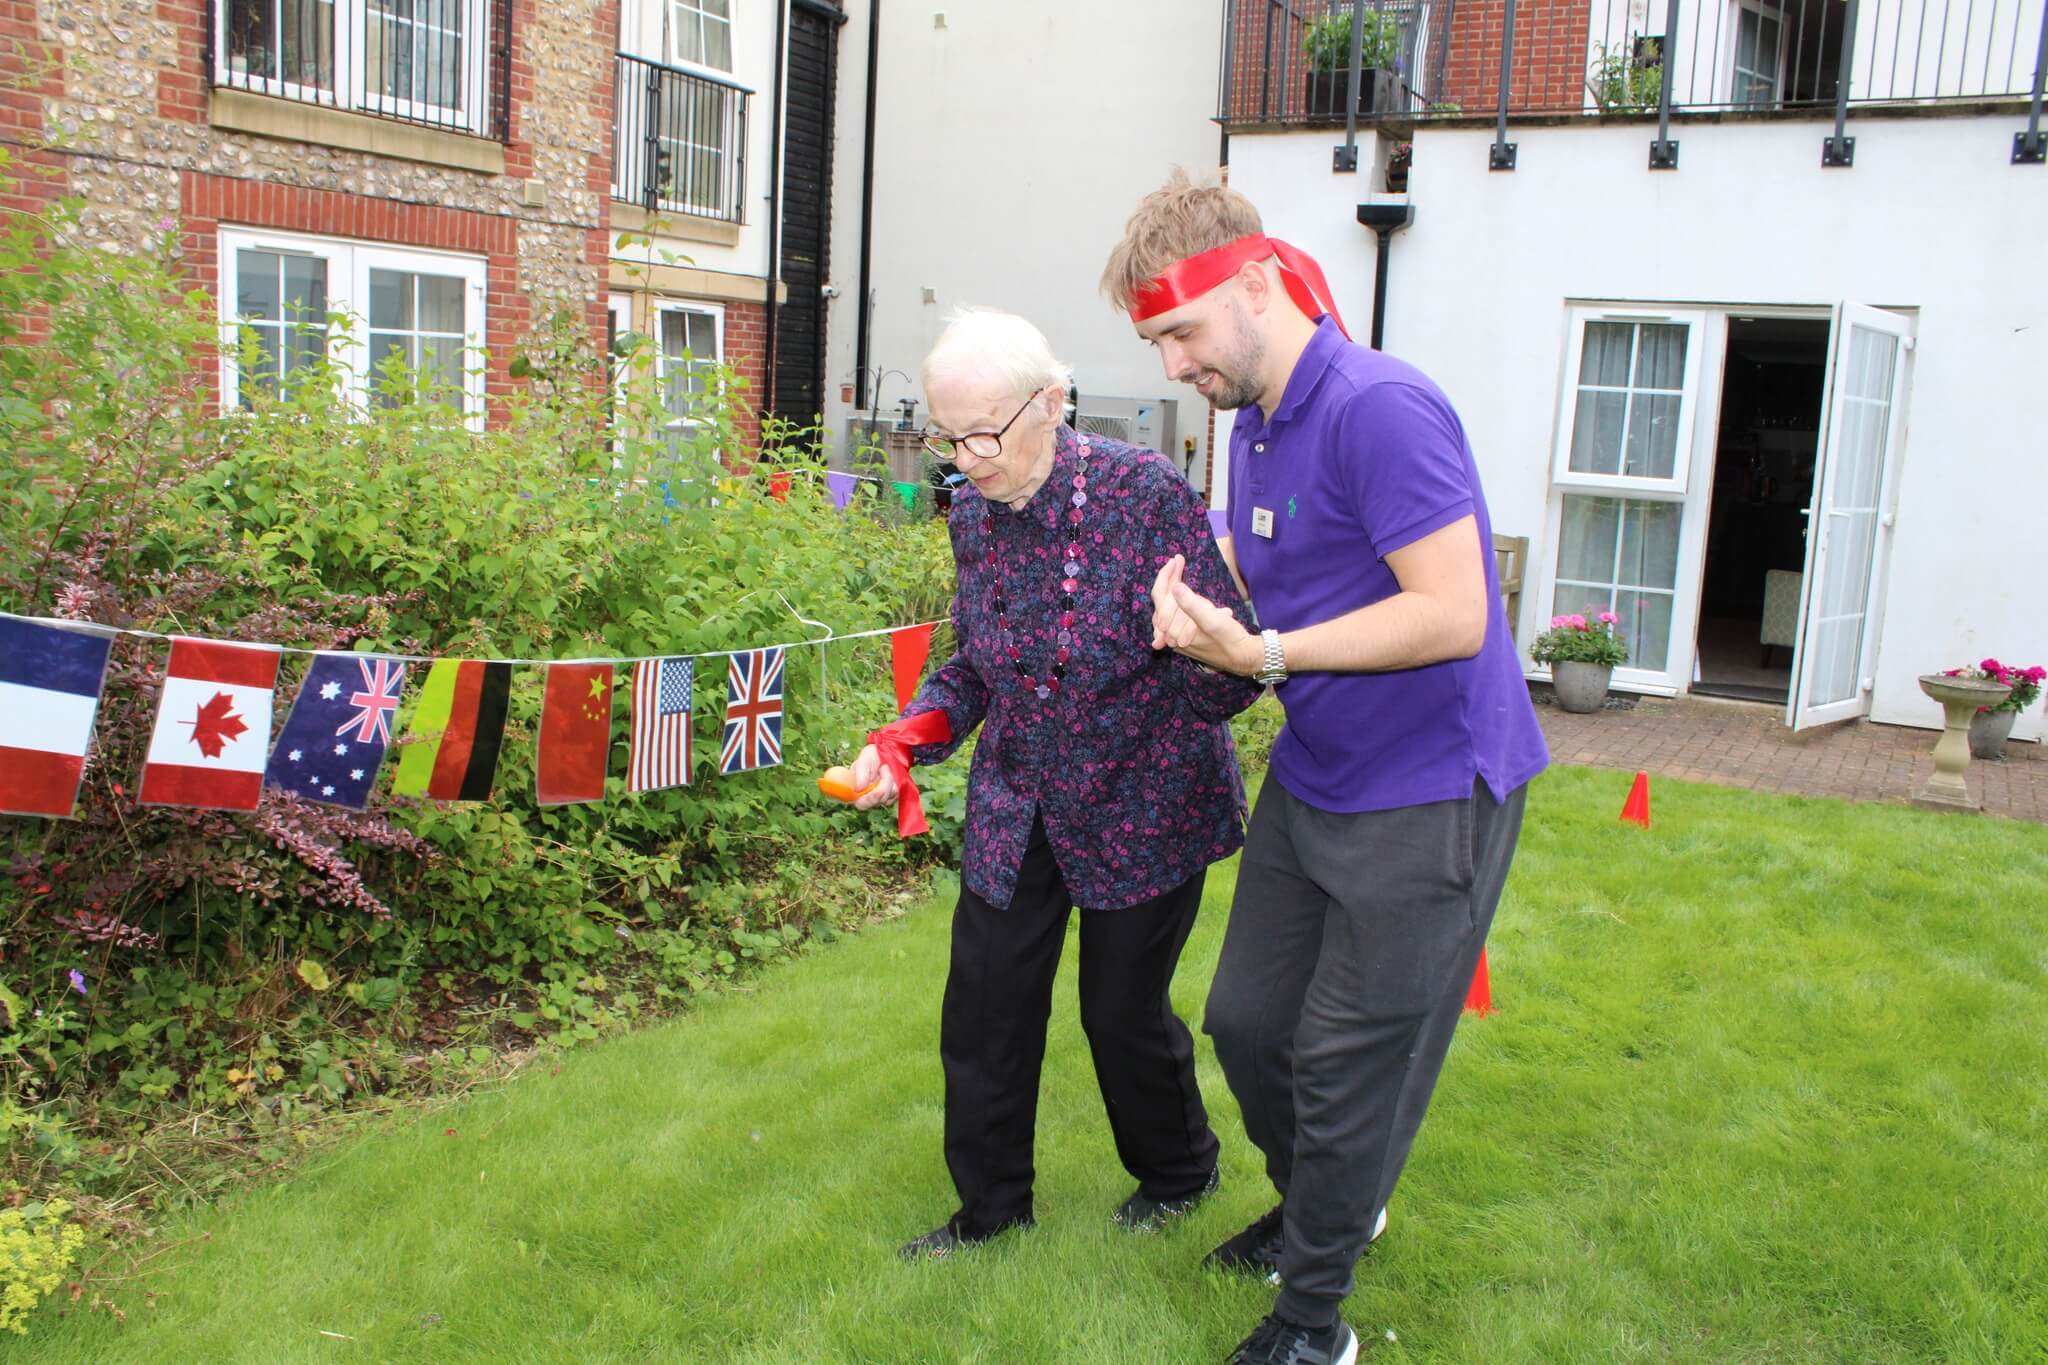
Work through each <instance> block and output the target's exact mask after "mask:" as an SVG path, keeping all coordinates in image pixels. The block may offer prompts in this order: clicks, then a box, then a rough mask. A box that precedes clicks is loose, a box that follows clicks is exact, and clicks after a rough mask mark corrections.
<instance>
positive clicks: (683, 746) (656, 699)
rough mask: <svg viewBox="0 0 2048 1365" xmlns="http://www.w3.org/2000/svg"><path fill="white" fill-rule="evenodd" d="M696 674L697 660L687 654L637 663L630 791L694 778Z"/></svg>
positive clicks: (628, 769)
mask: <svg viewBox="0 0 2048 1365" xmlns="http://www.w3.org/2000/svg"><path fill="white" fill-rule="evenodd" d="M695 677H696V668H695V665H694V663H693V662H692V661H691V660H690V659H687V658H677V659H642V660H641V661H640V662H639V663H637V664H635V665H634V666H633V735H632V742H631V748H630V750H629V751H628V754H627V758H626V790H627V791H631V792H652V791H660V790H661V789H662V788H664V787H681V786H685V785H687V784H688V783H689V780H690V692H691V685H692V683H693V682H694V680H695Z"/></svg>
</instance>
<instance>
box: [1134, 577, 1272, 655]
mask: <svg viewBox="0 0 2048 1365" xmlns="http://www.w3.org/2000/svg"><path fill="white" fill-rule="evenodd" d="M1186 569H1187V560H1186V558H1185V557H1184V556H1181V555H1175V556H1174V557H1173V558H1172V559H1169V560H1167V561H1166V562H1165V563H1164V564H1162V565H1160V566H1159V575H1158V577H1156V578H1154V579H1153V580H1152V648H1154V649H1171V650H1173V651H1174V652H1176V653H1179V654H1184V655H1186V656H1187V657H1188V658H1190V659H1193V660H1194V661H1195V662H1197V663H1202V664H1207V665H1208V666H1209V667H1211V668H1217V669H1221V670H1222V671H1223V672H1225V673H1238V674H1242V675H1244V676H1247V677H1249V676H1250V675H1251V674H1253V673H1256V672H1257V671H1258V668H1259V663H1260V661H1261V657H1262V653H1261V648H1260V645H1259V637H1258V636H1256V635H1253V634H1252V633H1251V632H1250V631H1248V630H1246V629H1245V628H1244V626H1243V625H1242V624H1241V623H1240V622H1239V621H1238V619H1237V618H1236V617H1235V616H1233V615H1231V614H1230V613H1229V612H1228V611H1226V610H1224V609H1223V608H1222V607H1219V606H1217V605H1216V604H1215V603H1214V602H1211V601H1210V600H1209V599H1208V598H1206V597H1204V596H1202V595H1201V594H1200V593H1198V592H1196V591H1195V590H1194V589H1193V588H1191V587H1189V586H1188V585H1187V584H1186V583H1185V582H1183V581H1182V575H1183V573H1184V572H1185V571H1186Z"/></svg>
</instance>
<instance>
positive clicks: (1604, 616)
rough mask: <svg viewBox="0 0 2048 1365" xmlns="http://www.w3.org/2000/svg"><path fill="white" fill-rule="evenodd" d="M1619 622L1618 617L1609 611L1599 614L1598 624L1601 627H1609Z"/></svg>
mask: <svg viewBox="0 0 2048 1365" xmlns="http://www.w3.org/2000/svg"><path fill="white" fill-rule="evenodd" d="M1620 620H1621V618H1620V617H1619V616H1616V615H1615V614H1614V613H1613V612H1611V611H1603V612H1601V613H1600V624H1602V625H1606V626H1611V625H1615V624H1617V623H1619V622H1620Z"/></svg>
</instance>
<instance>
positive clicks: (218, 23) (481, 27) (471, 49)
mask: <svg viewBox="0 0 2048 1365" xmlns="http://www.w3.org/2000/svg"><path fill="white" fill-rule="evenodd" d="M263 3H266V4H269V5H272V6H273V7H275V6H277V5H279V4H291V3H295V0H263ZM331 3H332V8H333V10H334V88H333V89H332V90H329V89H327V88H325V87H322V86H314V85H306V84H303V83H300V82H297V81H290V80H286V79H284V78H283V76H282V74H280V75H278V76H265V75H260V74H254V73H250V72H243V71H236V70H233V69H232V68H231V65H230V62H231V58H232V57H233V54H232V53H231V52H230V51H229V33H228V20H229V18H230V13H231V11H232V9H233V5H232V4H227V3H224V4H217V5H215V6H214V20H213V23H214V32H213V52H214V58H213V63H214V72H213V77H214V84H216V85H218V86H222V87H225V88H228V89H233V90H250V91H254V92H255V93H257V94H262V95H276V96H279V97H281V98H284V99H289V100H296V101H299V102H301V103H307V104H322V105H328V106H331V107H334V108H339V109H352V110H359V111H361V112H364V113H369V114H384V115H390V116H395V117H398V118H403V119H407V120H411V121H417V122H420V123H422V124H425V125H427V126H430V127H434V128H442V129H447V130H450V131H455V132H467V133H472V134H475V135H476V136H479V137H481V136H483V134H484V124H485V120H486V119H487V118H488V117H489V110H488V108H487V107H486V106H487V105H488V103H489V100H488V99H487V98H486V95H487V93H488V88H489V68H490V32H489V29H490V17H491V9H490V0H448V3H450V4H455V5H459V6H460V10H461V14H462V80H461V87H462V88H461V98H462V105H461V107H460V108H454V107H450V106H446V105H438V104H428V103H425V102H423V101H418V100H411V99H405V98H402V97H395V96H390V95H382V94H378V93H376V92H374V91H372V90H371V89H370V88H369V84H368V72H369V27H370V7H371V4H372V0H331ZM500 3H510V0H500ZM281 26H282V23H281V18H280V28H281Z"/></svg>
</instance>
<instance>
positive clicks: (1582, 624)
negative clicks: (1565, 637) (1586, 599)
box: [1565, 612, 1586, 630]
mask: <svg viewBox="0 0 2048 1365" xmlns="http://www.w3.org/2000/svg"><path fill="white" fill-rule="evenodd" d="M1565 624H1567V625H1569V626H1570V627H1571V628H1572V629H1573V630H1584V629H1585V628H1586V618H1585V617H1584V616H1582V615H1580V614H1579V613H1578V612H1573V613H1572V614H1571V615H1570V616H1567V617H1566V618H1565Z"/></svg>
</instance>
